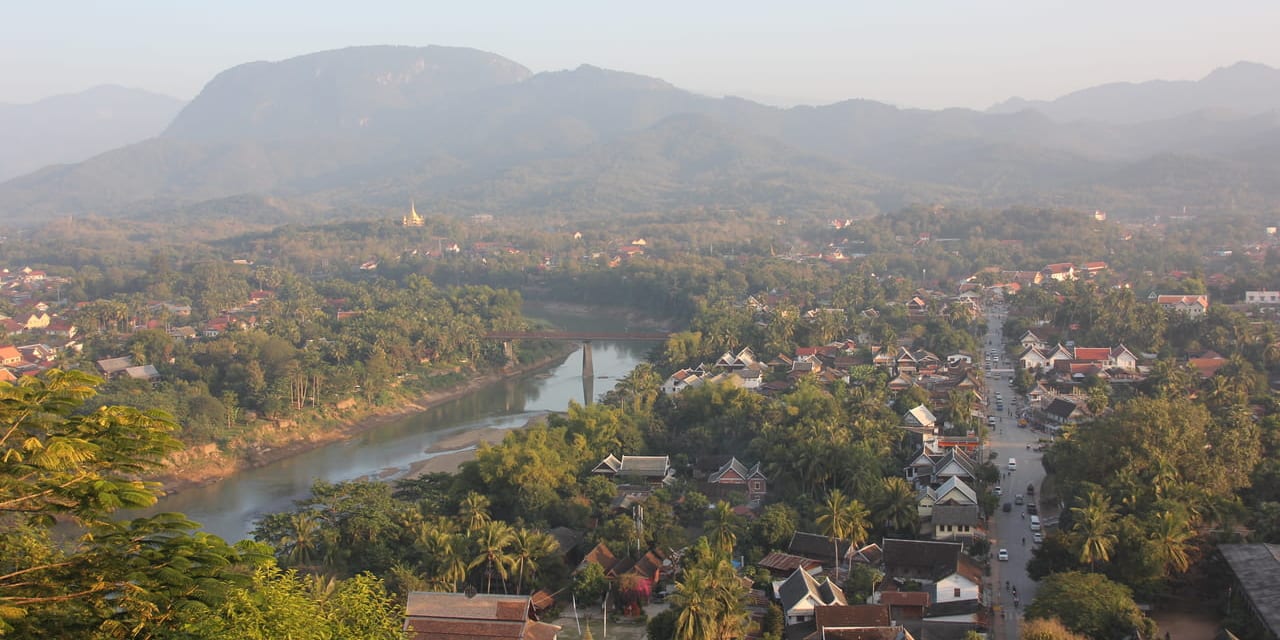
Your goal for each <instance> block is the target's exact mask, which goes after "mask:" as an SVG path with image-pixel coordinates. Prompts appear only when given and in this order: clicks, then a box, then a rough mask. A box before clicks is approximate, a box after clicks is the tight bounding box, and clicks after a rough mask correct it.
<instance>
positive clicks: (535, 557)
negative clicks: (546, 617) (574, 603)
mask: <svg viewBox="0 0 1280 640" xmlns="http://www.w3.org/2000/svg"><path fill="white" fill-rule="evenodd" d="M559 548H560V543H559V542H557V541H556V539H555V538H553V537H551V536H550V535H549V534H546V533H543V532H541V531H535V530H533V529H516V531H515V533H513V534H512V536H511V568H512V570H513V571H515V574H516V593H522V592H523V591H524V579H525V577H526V576H528V577H533V576H534V575H535V574H536V573H537V572H538V563H539V562H540V561H541V560H542V559H543V558H546V557H547V556H550V555H551V554H553V553H555V552H556V549H559Z"/></svg>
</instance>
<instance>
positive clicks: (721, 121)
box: [0, 47, 1280, 220]
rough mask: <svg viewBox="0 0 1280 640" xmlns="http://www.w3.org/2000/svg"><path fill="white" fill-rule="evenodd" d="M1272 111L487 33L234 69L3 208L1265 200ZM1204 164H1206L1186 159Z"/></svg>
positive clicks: (564, 207)
mask: <svg viewBox="0 0 1280 640" xmlns="http://www.w3.org/2000/svg"><path fill="white" fill-rule="evenodd" d="M1232 69H1237V67H1232ZM1277 114H1280V111H1269V112H1260V113H1258V114H1255V115H1251V116H1248V117H1242V116H1239V115H1236V114H1235V113H1232V112H1227V111H1223V110H1204V109H1202V110H1199V111H1195V112H1191V113H1187V114H1182V115H1178V116H1175V117H1169V118H1163V119H1152V120H1150V121H1146V122H1142V123H1139V124H1118V123H1108V122H1100V121H1097V120H1086V121H1075V122H1069V123H1063V122H1058V121H1056V120H1055V119H1053V118H1051V117H1049V116H1047V115H1045V114H1043V113H1039V112H1037V111H1033V110H1022V111H1016V112H1013V113H983V112H978V111H973V110H967V109H947V110H942V111H928V110H920V109H900V108H897V107H893V106H890V105H886V104H882V103H878V102H874V101H868V100H850V101H845V102H840V103H837V104H832V105H826V106H820V107H808V106H805V107H794V108H789V109H782V108H776V107H771V106H766V105H761V104H758V103H755V102H751V101H749V100H744V99H741V98H712V97H708V96H703V95H699V94H696V93H692V92H689V91H685V90H683V89H680V88H678V87H675V86H672V85H671V84H669V83H667V82H665V81H662V80H660V79H656V78H649V77H645V76H640V75H636V74H631V73H624V72H619V71H610V70H606V69H600V68H598V67H593V66H589V65H584V66H581V67H578V68H576V69H572V70H566V71H557V72H548V73H539V74H533V75H531V74H529V72H528V71H527V70H526V69H525V68H524V67H521V66H520V65H518V64H516V63H514V62H511V61H509V60H506V59H505V58H501V57H499V56H495V55H493V54H488V53H484V52H480V51H475V50H468V49H452V48H443V47H427V48H409V47H360V48H352V49H343V50H339V51H328V52H323V53H318V54H311V55H307V56H302V57H299V58H294V59H291V60H285V61H282V62H277V63H252V64H249V65H241V66H239V67H235V68H233V69H231V70H228V71H226V72H224V73H222V74H219V75H218V76H217V77H216V78H215V79H214V80H213V81H211V82H210V83H209V85H208V86H207V87H206V88H205V89H204V91H202V92H201V94H200V95H199V96H198V97H197V98H196V99H195V100H194V101H192V103H191V104H190V105H188V106H187V107H186V108H185V109H184V110H183V112H182V113H181V114H180V115H179V116H178V117H177V118H176V119H175V120H174V122H173V124H172V126H170V127H169V129H168V130H166V131H165V132H164V134H163V135H161V136H158V137H156V138H153V139H150V140H146V141H143V142H139V143H137V144H133V145H130V146H127V147H123V148H119V149H115V150H112V151H110V152H107V153H104V154H101V155H99V156H97V157H94V158H91V159H89V160H87V161H85V162H82V163H79V164H76V165H68V166H56V167H48V168H46V169H43V170H40V171H37V172H35V173H33V174H30V175H26V176H22V177H20V178H16V179H13V180H10V181H9V182H7V183H3V184H0V215H2V216H3V217H5V218H7V219H10V220H23V219H25V220H33V219H38V218H39V217H40V216H42V215H47V214H50V213H73V212H91V213H98V214H102V215H119V214H128V213H138V212H140V211H158V210H161V209H162V208H163V207H164V206H183V207H184V208H186V209H188V210H195V209H193V208H192V207H191V206H189V205H192V204H195V203H200V202H206V201H218V202H221V203H235V202H260V201H261V199H262V198H276V200H274V202H285V201H288V202H290V203H294V204H295V205H299V206H312V207H314V209H315V210H317V211H352V210H366V211H367V210H370V208H371V207H374V208H376V207H398V206H400V205H402V203H403V202H405V201H406V200H408V199H409V198H410V197H415V198H417V199H418V201H419V202H424V201H426V202H431V203H432V204H433V205H434V207H433V209H434V210H439V211H444V212H454V213H468V212H479V211H485V212H491V213H501V214H505V215H525V214H533V213H546V212H554V213H556V214H558V215H563V216H591V215H608V214H613V213H624V212H630V211H651V210H654V209H663V208H678V207H684V206H697V205H714V206H729V207H739V206H744V205H750V206H755V207H765V208H769V209H771V210H774V211H776V212H778V214H779V215H784V214H793V213H798V212H824V213H825V212H827V211H831V212H835V213H839V212H846V213H861V212H870V211H874V210H876V209H877V208H878V209H879V210H891V209H893V208H895V207H897V206H901V204H902V203H904V202H913V201H925V202H965V203H980V204H990V205H997V206H998V205H1002V204H1008V203H1019V204H1045V203H1052V204H1057V203H1062V202H1074V203H1080V206H1089V207H1100V208H1107V209H1111V210H1113V211H1117V212H1119V211H1122V210H1132V211H1147V210H1153V209H1155V210H1159V209H1162V208H1165V209H1167V208H1169V207H1180V206H1182V205H1184V204H1186V203H1187V202H1188V200H1191V199H1202V198H1206V197H1210V198H1216V201H1218V202H1226V203H1238V202H1262V201H1268V199H1270V198H1272V197H1274V193H1273V192H1274V189H1272V188H1269V187H1267V186H1266V185H1264V184H1262V183H1263V182H1266V180H1265V176H1267V175H1274V174H1268V172H1276V171H1278V170H1280V158H1277V154H1276V150H1277V149H1280V145H1275V144H1270V143H1269V141H1275V140H1278V139H1280V115H1277ZM1250 154H1252V155H1250ZM1197 167H1200V168H1203V169H1204V170H1205V171H1206V174H1205V176H1203V177H1202V178H1203V179H1197V180H1187V181H1179V180H1178V179H1177V177H1178V176H1179V175H1181V173H1180V172H1186V171H1190V172H1194V171H1195V170H1196V168H1197ZM1260 177H1261V179H1260ZM1206 194H1208V195H1206ZM241 196H248V198H247V199H244V198H240V197H241ZM1113 204H1117V206H1112V205H1113ZM227 206H230V205H229V204H228V205H227ZM273 206H274V205H273ZM291 206H292V205H291ZM223 209H226V206H223V205H218V206H217V207H213V208H212V209H210V210H223ZM290 210H291V211H293V209H290ZM291 215H292V214H291ZM332 215H336V214H332Z"/></svg>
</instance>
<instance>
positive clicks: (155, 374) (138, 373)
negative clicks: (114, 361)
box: [124, 364, 160, 382]
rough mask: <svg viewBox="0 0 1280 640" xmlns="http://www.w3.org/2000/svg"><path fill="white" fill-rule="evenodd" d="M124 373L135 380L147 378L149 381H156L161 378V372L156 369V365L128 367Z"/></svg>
mask: <svg viewBox="0 0 1280 640" xmlns="http://www.w3.org/2000/svg"><path fill="white" fill-rule="evenodd" d="M124 375H126V376H128V377H130V378H133V379H134V380H146V381H147V382H155V381H156V380H159V379H160V372H159V371H156V368H155V366H153V365H149V364H144V365H142V366H138V367H126V368H125V370H124Z"/></svg>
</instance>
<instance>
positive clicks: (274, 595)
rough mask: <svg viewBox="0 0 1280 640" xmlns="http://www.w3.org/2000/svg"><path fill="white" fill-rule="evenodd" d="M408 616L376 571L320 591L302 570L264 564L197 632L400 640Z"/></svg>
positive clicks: (305, 639) (266, 639)
mask: <svg viewBox="0 0 1280 640" xmlns="http://www.w3.org/2000/svg"><path fill="white" fill-rule="evenodd" d="M403 615H404V614H403V611H402V607H401V606H400V604H399V599H398V598H393V597H392V596H391V595H390V594H388V593H387V591H386V589H385V588H384V586H383V584H382V581H381V580H379V579H377V578H375V577H373V576H371V575H368V574H361V575H357V576H355V577H352V578H350V579H347V580H343V581H341V582H339V583H338V584H337V585H336V587H333V588H331V589H323V588H322V589H317V588H315V586H314V582H309V581H308V580H306V579H305V578H304V577H303V576H301V575H299V574H298V573H297V572H294V571H282V570H280V569H278V568H275V567H264V568H261V569H259V570H258V571H256V572H255V573H254V574H253V582H252V584H251V585H249V586H247V587H244V588H239V589H235V590H234V591H232V592H231V593H230V594H228V596H227V598H226V601H225V602H224V603H223V605H222V606H221V607H219V608H218V610H217V611H216V612H215V613H214V615H211V616H207V617H205V618H203V619H202V620H200V621H198V622H196V623H195V624H193V625H192V628H191V631H192V632H193V633H194V634H195V636H196V637H201V638H209V639H211V640H223V639H225V640H232V639H236V640H239V639H241V638H245V639H251V640H273V639H275V638H295V639H298V640H338V639H343V640H345V639H347V638H351V639H353V640H395V639H398V638H403V637H404V634H403V632H402V631H401V626H402V624H403Z"/></svg>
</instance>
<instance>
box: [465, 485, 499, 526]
mask: <svg viewBox="0 0 1280 640" xmlns="http://www.w3.org/2000/svg"><path fill="white" fill-rule="evenodd" d="M458 519H459V520H460V521H461V524H462V527H463V528H465V529H466V530H467V531H468V532H475V531H478V530H480V528H481V527H483V526H484V525H486V524H488V523H489V521H490V520H491V519H492V518H490V517H489V498H487V497H485V496H484V495H483V494H479V493H476V492H475V491H471V492H469V493H467V497H465V498H463V499H462V504H460V505H458Z"/></svg>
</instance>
